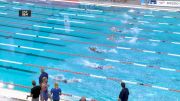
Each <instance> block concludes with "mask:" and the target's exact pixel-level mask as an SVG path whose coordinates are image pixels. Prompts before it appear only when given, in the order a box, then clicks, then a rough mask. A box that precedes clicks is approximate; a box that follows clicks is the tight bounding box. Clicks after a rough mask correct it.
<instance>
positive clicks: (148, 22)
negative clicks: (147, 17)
mask: <svg viewBox="0 0 180 101" xmlns="http://www.w3.org/2000/svg"><path fill="white" fill-rule="evenodd" d="M138 22H140V23H150V22H148V21H138Z"/></svg>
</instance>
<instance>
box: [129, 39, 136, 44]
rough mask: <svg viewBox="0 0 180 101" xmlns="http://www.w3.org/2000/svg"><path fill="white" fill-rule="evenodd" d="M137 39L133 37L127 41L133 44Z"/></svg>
mask: <svg viewBox="0 0 180 101" xmlns="http://www.w3.org/2000/svg"><path fill="white" fill-rule="evenodd" d="M137 39H138V38H137V37H133V38H132V39H131V40H129V43H132V44H135V43H136V41H137Z"/></svg>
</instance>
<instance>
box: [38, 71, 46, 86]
mask: <svg viewBox="0 0 180 101" xmlns="http://www.w3.org/2000/svg"><path fill="white" fill-rule="evenodd" d="M43 77H46V78H47V79H48V73H46V72H45V71H44V68H41V75H40V76H39V84H41V83H42V79H43Z"/></svg>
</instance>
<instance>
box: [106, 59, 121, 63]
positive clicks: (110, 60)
mask: <svg viewBox="0 0 180 101" xmlns="http://www.w3.org/2000/svg"><path fill="white" fill-rule="evenodd" d="M104 60H105V61H109V62H119V60H112V59H104Z"/></svg>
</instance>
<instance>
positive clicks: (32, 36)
mask: <svg viewBox="0 0 180 101" xmlns="http://www.w3.org/2000/svg"><path fill="white" fill-rule="evenodd" d="M16 34H17V35H22V36H30V37H37V35H31V34H23V33H16ZM38 38H44V39H51V40H60V39H59V38H53V37H46V36H38Z"/></svg>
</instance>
